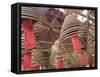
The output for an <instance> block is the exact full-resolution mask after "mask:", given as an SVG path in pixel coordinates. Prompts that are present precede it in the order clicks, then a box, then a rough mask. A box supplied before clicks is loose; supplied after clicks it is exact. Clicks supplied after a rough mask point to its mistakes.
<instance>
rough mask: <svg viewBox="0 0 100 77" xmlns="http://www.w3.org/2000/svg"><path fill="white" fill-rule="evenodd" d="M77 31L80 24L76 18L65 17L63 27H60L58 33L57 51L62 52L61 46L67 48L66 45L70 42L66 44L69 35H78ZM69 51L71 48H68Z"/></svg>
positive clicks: (71, 16)
mask: <svg viewBox="0 0 100 77" xmlns="http://www.w3.org/2000/svg"><path fill="white" fill-rule="evenodd" d="M79 29H80V22H79V21H78V20H77V19H76V17H75V16H73V15H68V16H66V18H65V20H64V23H63V26H62V29H61V33H60V38H59V42H60V43H59V49H61V50H63V49H62V46H66V47H67V46H68V44H70V43H71V41H70V40H69V43H68V39H69V37H71V35H73V34H74V33H78V31H79ZM66 47H65V48H66ZM68 48H69V47H68ZM70 49H71V47H70ZM66 50H67V49H66Z"/></svg>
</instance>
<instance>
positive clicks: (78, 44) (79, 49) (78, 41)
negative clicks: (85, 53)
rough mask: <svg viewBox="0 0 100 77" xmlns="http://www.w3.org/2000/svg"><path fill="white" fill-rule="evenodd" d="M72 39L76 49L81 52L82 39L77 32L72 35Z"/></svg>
mask: <svg viewBox="0 0 100 77" xmlns="http://www.w3.org/2000/svg"><path fill="white" fill-rule="evenodd" d="M71 41H72V45H73V49H74V51H75V52H81V47H80V40H79V37H78V35H77V34H74V35H72V37H71Z"/></svg>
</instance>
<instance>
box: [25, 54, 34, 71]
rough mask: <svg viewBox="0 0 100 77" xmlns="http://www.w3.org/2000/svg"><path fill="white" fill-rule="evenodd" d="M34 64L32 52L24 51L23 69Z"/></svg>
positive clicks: (29, 67)
mask: <svg viewBox="0 0 100 77" xmlns="http://www.w3.org/2000/svg"><path fill="white" fill-rule="evenodd" d="M31 65H32V58H31V52H27V53H24V56H23V69H24V70H27V69H31Z"/></svg>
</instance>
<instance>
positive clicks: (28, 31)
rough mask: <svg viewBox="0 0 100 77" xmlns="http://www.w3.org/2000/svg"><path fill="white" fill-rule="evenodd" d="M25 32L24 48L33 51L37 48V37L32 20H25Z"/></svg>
mask: <svg viewBox="0 0 100 77" xmlns="http://www.w3.org/2000/svg"><path fill="white" fill-rule="evenodd" d="M23 30H24V46H25V49H26V50H27V49H32V48H34V47H35V36H34V31H33V28H32V20H25V21H24V22H23Z"/></svg>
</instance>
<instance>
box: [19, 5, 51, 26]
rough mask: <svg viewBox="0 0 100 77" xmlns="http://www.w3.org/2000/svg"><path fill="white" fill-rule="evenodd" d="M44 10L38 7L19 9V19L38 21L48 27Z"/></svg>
mask: <svg viewBox="0 0 100 77" xmlns="http://www.w3.org/2000/svg"><path fill="white" fill-rule="evenodd" d="M43 10H44V9H43V8H40V7H24V6H23V7H21V17H22V18H28V19H33V20H35V21H40V22H42V23H44V24H46V25H48V26H49V27H50V25H49V24H50V23H49V22H48V20H47V18H46V15H45V14H44V11H43Z"/></svg>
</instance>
